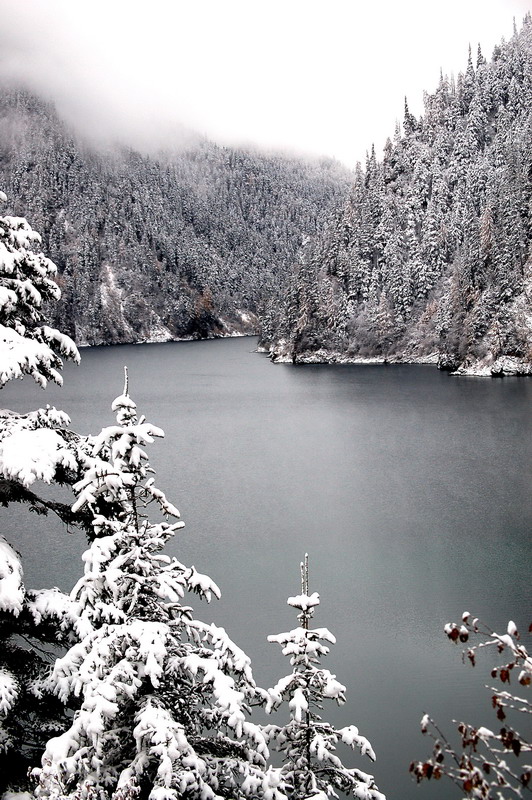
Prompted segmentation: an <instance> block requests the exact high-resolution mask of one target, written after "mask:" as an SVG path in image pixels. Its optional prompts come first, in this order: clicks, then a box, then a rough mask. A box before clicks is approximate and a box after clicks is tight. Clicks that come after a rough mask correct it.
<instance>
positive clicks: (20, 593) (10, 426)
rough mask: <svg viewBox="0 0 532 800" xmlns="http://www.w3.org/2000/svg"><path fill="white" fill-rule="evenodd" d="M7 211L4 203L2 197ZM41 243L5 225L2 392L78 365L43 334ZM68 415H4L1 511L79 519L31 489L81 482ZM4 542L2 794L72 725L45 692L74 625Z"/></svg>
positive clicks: (50, 293) (49, 267)
mask: <svg viewBox="0 0 532 800" xmlns="http://www.w3.org/2000/svg"><path fill="white" fill-rule="evenodd" d="M0 199H1V201H2V202H5V201H6V198H5V195H4V194H3V193H1V194H0ZM39 244H40V237H39V234H37V233H36V232H35V231H33V230H32V229H31V228H30V226H29V225H28V223H27V222H26V220H25V219H22V218H18V217H0V387H1V386H3V385H5V384H6V383H7V382H8V381H9V380H12V379H15V378H22V377H24V376H25V375H29V376H31V377H32V378H33V379H34V380H36V381H37V383H39V384H40V385H41V386H43V387H44V386H46V383H47V381H48V380H53V381H55V382H56V383H61V381H62V378H61V375H60V372H59V370H60V369H61V367H62V360H61V358H62V357H67V358H71V359H73V360H75V361H78V360H79V354H78V351H77V349H76V347H75V345H74V343H73V342H72V341H71V340H70V339H69V338H68V337H67V336H65V335H63V334H62V333H60V332H59V331H57V330H55V329H52V328H50V327H48V326H47V325H46V324H45V318H44V312H43V304H44V303H49V302H53V301H56V300H57V299H58V298H59V296H60V290H59V288H58V286H57V284H56V283H55V282H54V276H55V274H56V269H55V266H54V264H53V263H52V262H51V261H49V259H47V258H46V257H45V256H44V255H43V254H42V253H40V252H38V251H37V252H36V251H35V246H36V245H37V246H38V245H39ZM68 423H69V420H68V417H67V416H66V414H64V413H63V412H61V411H57V410H56V409H55V408H50V407H48V406H47V407H46V408H40V409H37V410H36V411H31V412H29V413H25V414H20V413H17V412H16V411H13V410H7V409H3V410H1V411H0V503H1V504H2V505H4V506H6V505H8V503H10V502H25V503H28V504H29V505H30V506H31V507H32V508H33V509H34V510H36V511H39V512H41V513H45V512H47V511H50V510H51V511H55V512H56V513H57V514H58V515H59V516H60V517H61V518H62V519H63V520H65V521H72V518H73V515H72V512H71V511H70V509H69V508H68V506H66V505H65V504H63V503H59V502H54V501H51V500H45V499H42V498H40V497H39V496H38V495H36V494H35V493H34V492H33V491H32V489H31V487H32V486H33V484H34V483H35V482H36V481H39V480H43V481H45V482H48V483H50V482H51V481H53V480H56V479H57V478H58V477H59V479H61V480H65V479H66V477H67V473H70V475H71V476H72V475H75V471H76V455H75V453H76V448H77V444H74V440H75V436H74V435H73V434H71V433H70V432H69V431H68V429H67V426H68ZM3 533H5V530H4V531H2V532H1V533H0V640H1V642H2V647H1V648H0V792H2V791H3V790H5V789H7V788H8V787H11V788H13V789H15V788H19V789H23V788H27V770H28V767H29V766H31V765H32V764H35V762H36V760H37V759H38V758H39V757H40V755H41V753H42V750H43V748H44V745H45V743H46V741H47V739H48V738H49V737H50V736H52V735H53V734H55V733H57V732H58V731H60V730H61V729H62V728H63V726H64V725H65V724H66V718H67V717H66V714H67V711H68V709H66V708H65V706H64V705H63V703H62V702H61V701H59V700H58V699H57V698H54V697H53V696H51V695H48V696H44V695H42V693H41V691H40V682H41V680H42V679H43V678H44V677H45V675H46V674H47V672H48V669H49V665H50V663H51V661H53V659H54V657H55V653H56V652H57V648H58V647H59V646H61V645H62V644H64V643H66V642H67V641H68V638H69V633H70V631H71V630H72V625H73V622H74V620H73V618H72V615H71V613H70V612H71V606H70V603H69V600H68V598H67V597H66V596H65V595H63V594H62V593H61V592H59V591H58V590H56V589H51V590H40V591H32V590H30V589H28V588H27V587H26V586H25V585H24V579H23V565H22V563H21V559H20V556H19V554H18V553H17V552H16V550H15V549H14V548H13V546H12V544H10V543H9V542H8V540H7V539H6V537H5V536H4V535H2V534H3Z"/></svg>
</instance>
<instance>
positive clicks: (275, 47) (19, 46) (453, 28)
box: [0, 0, 529, 166]
mask: <svg viewBox="0 0 532 800" xmlns="http://www.w3.org/2000/svg"><path fill="white" fill-rule="evenodd" d="M528 6H529V0H467V2H464V0H449V2H447V3H445V4H432V3H427V2H426V0H405V2H403V3H396V2H395V1H394V2H384V3H382V2H381V3H365V4H362V3H360V2H358V1H357V0H328V2H327V3H325V2H324V1H321V2H317V1H316V0H289V2H287V0H269V2H263V0H253V2H249V0H203V2H201V3H190V2H182V1H181V0H174V1H173V2H172V0H151V2H149V3H145V2H138V1H137V0H91V2H88V0H76V2H72V0H46V2H42V1H40V0H24V2H21V1H20V0H0V13H1V15H2V26H1V30H0V77H1V78H2V79H3V81H4V82H5V81H7V82H8V83H16V84H22V85H25V86H27V87H29V88H31V89H32V90H34V91H37V92H38V93H39V94H41V95H42V96H44V97H46V98H47V99H50V100H52V101H53V102H54V103H55V104H56V106H57V108H58V111H59V113H60V114H61V115H62V116H63V117H64V118H65V119H66V120H67V121H68V122H69V123H70V124H73V125H75V126H76V128H77V129H78V130H79V131H81V132H82V133H83V134H85V135H87V136H90V137H92V138H97V139H98V140H101V141H109V140H120V141H122V142H124V143H127V144H130V145H132V146H134V147H138V148H141V149H145V150H146V149H148V150H154V149H158V148H160V147H165V146H171V145H175V144H179V143H180V142H182V140H183V138H184V137H186V136H187V131H190V130H193V131H197V132H198V133H199V134H200V135H206V136H208V137H210V138H214V139H215V140H217V141H219V142H222V143H232V144H251V143H253V144H256V145H257V146H259V147H262V148H267V149H283V150H288V151H291V152H302V153H308V154H314V155H325V156H330V157H334V158H337V159H339V160H341V161H343V162H345V163H346V164H348V165H350V166H353V165H354V164H355V163H356V161H357V160H361V159H363V158H364V156H365V152H366V150H367V149H368V148H369V147H370V146H371V144H372V143H375V145H376V147H377V150H378V151H379V150H380V149H381V148H382V146H383V145H384V142H385V140H386V137H387V136H392V135H393V131H394V127H395V123H396V121H397V120H400V119H401V118H402V114H403V104H404V97H405V95H406V96H407V97H408V101H409V106H410V109H411V110H412V111H413V112H414V113H417V114H419V113H421V111H422V108H423V104H422V97H423V90H424V89H426V90H428V91H432V90H433V89H434V88H435V86H436V84H437V81H438V78H439V73H440V68H443V71H444V72H445V73H447V74H449V75H450V74H451V73H454V74H457V73H458V71H463V70H464V69H465V67H466V64H467V51H468V45H469V44H470V43H471V45H472V48H473V53H474V57H476V48H477V43H478V42H480V43H481V46H482V48H483V52H484V55H486V56H487V57H489V56H490V55H491V52H492V49H493V46H494V45H495V44H496V43H498V42H499V41H500V39H501V38H502V37H503V36H504V37H505V38H509V36H511V34H512V29H513V17H515V18H516V22H517V24H518V25H519V24H520V22H521V20H522V17H523V16H524V14H525V13H526V11H527V7H528Z"/></svg>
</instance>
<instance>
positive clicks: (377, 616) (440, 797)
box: [2, 339, 532, 800]
mask: <svg viewBox="0 0 532 800" xmlns="http://www.w3.org/2000/svg"><path fill="white" fill-rule="evenodd" d="M255 344H256V342H255V340H254V339H232V340H221V341H210V342H190V343H174V344H163V345H140V346H123V347H112V348H92V349H86V350H84V351H83V353H82V365H81V366H80V367H72V366H67V368H66V369H65V385H64V388H63V389H58V388H55V387H50V388H49V389H47V390H46V392H45V393H43V392H42V391H41V390H40V389H38V388H37V387H34V386H33V385H32V384H31V382H30V380H29V379H25V380H24V381H23V382H22V383H21V382H17V383H16V384H10V385H9V386H7V387H6V388H5V389H4V390H3V391H2V396H3V404H4V405H5V406H8V407H11V408H16V409H17V410H29V409H31V408H35V407H37V406H38V405H42V404H44V403H46V402H48V403H50V404H55V405H57V406H58V407H60V408H63V409H64V410H66V411H67V412H68V413H69V414H70V416H71V417H72V424H73V427H74V429H76V430H79V431H80V432H82V433H87V432H97V431H99V429H100V428H101V427H102V426H103V425H107V424H112V422H113V415H112V413H111V411H110V404H111V401H112V400H113V398H114V397H115V396H116V395H118V394H119V393H120V392H121V391H122V384H123V375H122V370H123V365H124V364H127V365H128V366H129V373H130V390H131V395H132V397H133V399H134V400H135V401H136V402H137V405H138V408H139V411H140V412H142V413H143V414H145V415H146V416H147V418H148V420H149V421H151V422H154V423H155V424H157V425H159V426H161V427H162V428H163V429H164V430H165V432H166V438H165V440H163V441H162V442H159V443H157V444H156V445H154V446H153V447H152V448H151V451H150V458H151V462H152V466H154V467H155V469H156V471H157V483H158V485H159V486H160V487H161V488H162V489H164V490H165V491H166V492H167V494H168V497H169V499H170V500H171V501H172V502H174V503H175V504H176V505H177V506H178V508H180V510H181V513H182V516H183V519H184V520H185V523H186V528H185V529H184V531H182V532H181V533H180V534H179V535H178V537H176V539H175V540H174V542H173V543H172V548H171V549H172V553H174V554H176V555H177V556H178V557H179V559H180V560H182V561H184V562H185V563H188V564H191V563H193V564H195V566H196V567H197V569H199V570H200V571H202V572H207V573H208V574H210V575H211V576H212V577H213V578H214V579H215V580H216V581H217V582H218V583H219V585H220V587H221V589H222V592H223V597H222V600H221V601H220V602H218V603H215V604H212V605H211V606H205V607H203V608H202V607H201V604H199V603H196V610H197V614H198V616H199V617H200V618H202V619H205V620H206V621H211V620H212V621H215V622H217V623H219V624H223V625H224V626H225V627H226V628H227V630H228V631H229V632H230V633H231V635H232V636H233V638H234V639H235V640H236V641H237V642H238V644H239V645H240V646H241V647H243V648H244V649H245V650H246V651H247V652H248V653H249V655H250V656H251V657H252V659H253V662H254V671H255V676H256V679H257V681H258V682H259V683H260V684H261V685H264V686H270V685H272V683H273V682H274V681H276V680H277V679H278V678H279V677H281V676H282V675H284V674H286V673H287V672H288V671H289V664H288V660H287V659H285V658H283V657H282V655H281V653H280V648H279V647H278V646H277V645H273V644H268V643H267V642H266V637H267V635H268V634H269V633H277V632H280V631H282V630H287V629H289V628H290V627H294V626H295V624H296V620H295V617H294V614H293V611H291V610H290V608H289V607H288V606H286V597H287V596H288V595H289V594H295V593H298V592H299V562H300V561H301V559H302V557H303V555H304V553H305V552H308V553H309V554H310V567H311V581H310V589H311V591H319V593H320V595H321V599H322V604H321V605H320V607H319V610H318V612H317V615H316V618H315V620H316V624H317V625H319V626H327V627H329V628H330V630H331V631H332V632H333V633H334V634H335V635H336V637H337V640H338V642H337V645H336V646H335V647H334V648H333V650H332V652H331V655H330V657H329V664H328V665H327V666H329V668H330V669H331V670H332V671H333V672H336V674H337V677H338V679H339V680H340V681H341V682H342V683H344V684H345V685H346V686H347V688H348V702H347V704H346V706H344V707H342V708H341V709H337V708H336V707H334V706H331V707H330V708H329V709H326V710H324V717H325V718H327V719H330V720H334V721H335V722H338V723H340V724H342V725H344V724H350V723H354V724H356V725H358V727H359V728H360V731H361V733H363V734H365V735H366V736H368V738H369V739H370V740H371V742H372V744H373V746H374V749H375V750H376V753H377V762H376V763H375V764H374V765H373V764H371V763H370V762H369V761H367V760H366V759H362V758H360V757H358V756H357V757H356V758H354V759H353V760H352V762H351V763H352V764H354V765H356V766H359V767H361V768H362V769H365V770H366V771H369V772H373V774H375V776H376V779H377V783H378V785H379V788H380V789H381V790H382V791H384V792H385V793H386V794H387V796H388V797H389V798H390V799H391V800H393V798H395V800H411V798H427V800H430V798H433V800H444V798H445V799H446V798H452V797H453V796H457V793H456V792H454V790H453V788H452V786H451V785H450V784H448V785H445V784H442V783H440V784H433V785H431V784H428V783H425V784H423V785H422V786H421V787H417V786H416V785H415V784H414V783H412V781H411V779H410V777H409V775H408V765H409V763H410V761H411V760H413V759H416V758H422V757H424V756H425V755H427V754H428V751H429V743H428V742H427V741H426V740H425V739H424V738H423V737H422V736H421V734H420V733H419V720H420V718H421V716H422V714H423V713H424V712H425V711H429V712H430V713H431V714H432V715H433V716H435V717H437V719H438V721H439V722H440V724H441V726H442V727H444V728H445V729H446V730H448V731H451V730H452V724H451V719H452V718H453V717H460V718H464V719H467V720H468V721H470V722H472V723H478V724H484V725H487V726H488V727H493V726H494V725H495V726H496V724H497V723H496V720H495V717H494V715H493V713H492V711H491V708H490V700H489V692H488V691H487V690H485V689H483V688H482V687H483V685H484V683H485V682H487V681H489V671H488V670H487V669H483V668H482V666H481V665H479V666H478V667H477V668H475V670H473V669H471V668H469V667H468V666H466V665H463V664H462V663H461V658H460V650H459V649H457V648H455V647H454V646H452V645H451V644H450V643H449V642H447V640H446V638H445V636H444V635H443V634H442V626H443V625H444V623H445V622H446V621H448V620H450V619H452V620H457V619H459V617H460V615H461V612H462V611H463V610H465V609H467V610H470V611H471V612H473V613H474V614H475V615H477V616H481V617H482V618H484V619H485V620H486V621H488V622H490V623H491V624H492V626H493V627H495V628H497V627H498V628H499V629H500V628H502V627H503V626H504V627H505V625H506V622H507V620H508V619H509V618H513V619H515V621H516V623H517V624H518V625H521V626H522V627H524V626H525V625H526V627H528V622H529V621H530V620H529V619H528V615H529V612H530V610H531V608H530V605H531V604H530V599H531V593H530V583H529V574H530V569H529V565H530V555H531V547H530V528H531V521H532V503H531V493H530V477H531V465H532V449H531V437H530V432H531V428H530V416H529V413H530V404H531V400H532V382H531V381H530V380H529V379H519V378H505V379H498V380H493V379H478V378H453V377H450V376H448V375H447V374H444V373H441V372H438V371H437V370H436V369H435V368H434V367H429V366H409V365H399V366H388V367H386V366H352V365H351V366H348V365H343V366H330V365H301V366H295V367H294V366H292V365H280V364H279V365H272V364H271V363H270V362H269V361H268V359H267V358H266V357H264V356H262V355H259V354H257V353H255V352H253V350H254V347H255ZM2 528H3V530H4V531H5V533H6V535H7V536H8V538H9V539H10V541H13V542H14V543H15V544H16V545H17V546H18V547H19V549H20V550H21V552H22V554H23V556H24V562H25V565H26V577H27V583H28V585H30V586H49V585H54V584H55V585H59V586H60V587H61V588H63V589H65V590H68V589H70V588H71V586H72V585H73V583H74V582H75V581H76V579H77V577H78V575H79V573H80V569H81V566H80V564H81V562H80V560H79V555H80V553H81V551H82V550H83V549H84V546H85V545H84V541H83V537H82V536H81V535H80V534H71V535H69V534H68V533H67V532H66V531H65V529H64V528H62V526H61V525H60V524H52V523H51V522H49V523H47V524H46V526H45V527H43V521H42V519H41V518H40V517H35V516H34V515H32V514H29V513H28V512H23V513H15V512H14V511H13V510H12V509H8V510H7V511H6V510H2ZM346 755H347V754H346Z"/></svg>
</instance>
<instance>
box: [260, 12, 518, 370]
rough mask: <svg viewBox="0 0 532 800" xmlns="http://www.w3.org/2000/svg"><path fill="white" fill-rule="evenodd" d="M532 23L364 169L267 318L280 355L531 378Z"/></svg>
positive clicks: (431, 98) (437, 99)
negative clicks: (425, 364)
mask: <svg viewBox="0 0 532 800" xmlns="http://www.w3.org/2000/svg"><path fill="white" fill-rule="evenodd" d="M531 175H532V20H531V18H530V15H527V16H526V18H525V20H524V24H523V27H522V29H521V30H520V31H519V32H517V31H516V32H515V33H514V36H513V37H512V39H511V40H510V41H509V42H508V43H504V42H503V43H501V45H500V46H498V47H496V48H495V50H494V53H493V58H492V59H491V61H489V62H488V61H487V60H486V59H485V57H484V56H483V54H482V53H481V51H480V48H479V49H478V52H477V53H472V52H471V51H470V53H469V58H468V61H467V68H466V70H465V72H464V73H460V74H459V75H458V77H457V79H456V80H453V79H449V78H448V77H447V76H445V75H443V74H442V75H441V78H440V81H439V85H438V88H437V90H436V92H435V93H434V94H430V95H429V94H427V95H426V96H425V113H424V114H423V116H422V117H420V118H419V119H417V118H416V117H415V116H414V115H413V114H411V112H410V111H409V108H408V103H407V102H406V101H405V111H404V120H403V125H402V129H401V128H399V127H397V129H396V131H395V135H394V137H393V140H390V139H388V140H387V142H386V146H385V148H384V157H383V159H382V161H379V160H378V159H377V157H376V154H375V150H374V148H372V149H371V151H370V152H369V153H368V156H367V160H366V164H365V167H364V168H362V167H361V166H359V167H358V169H357V171H356V175H355V180H354V184H353V186H352V188H351V191H350V194H349V197H348V199H347V200H346V202H345V205H344V208H343V210H342V211H341V212H340V213H338V214H336V215H334V216H333V218H332V220H331V221H330V223H329V225H328V227H327V230H326V232H325V233H324V234H323V235H321V236H317V237H316V238H315V239H313V240H311V241H309V243H308V245H307V246H306V248H305V249H304V250H303V252H302V253H301V254H300V256H299V261H298V264H297V266H296V267H295V268H294V270H293V272H292V275H291V280H290V281H289V284H288V287H287V298H286V300H285V303H284V305H283V307H282V309H281V310H280V311H279V312H278V313H277V314H273V315H272V316H271V317H268V318H266V319H265V321H264V327H263V339H264V342H265V343H266V344H267V345H269V346H270V347H271V349H272V352H273V356H274V358H279V359H284V360H288V359H290V360H294V361H309V360H310V361H313V360H316V361H336V360H349V359H352V360H356V359H357V358H361V357H362V358H363V357H377V358H380V359H391V360H393V359H396V360H405V359H406V360H415V359H416V358H417V359H421V360H423V359H426V358H427V357H428V356H432V360H438V361H439V364H440V366H442V367H444V368H448V369H453V370H455V369H457V368H459V367H462V368H466V369H467V368H469V367H471V366H472V365H476V367H477V368H479V367H480V368H481V369H485V370H486V371H492V372H497V371H498V370H500V371H501V372H502V371H505V370H509V371H511V370H512V365H513V369H515V370H517V371H520V370H522V371H529V369H530V361H531V360H532V323H531V318H530V307H531V299H532V266H531V264H530V260H529V256H530V249H529V248H530V222H531Z"/></svg>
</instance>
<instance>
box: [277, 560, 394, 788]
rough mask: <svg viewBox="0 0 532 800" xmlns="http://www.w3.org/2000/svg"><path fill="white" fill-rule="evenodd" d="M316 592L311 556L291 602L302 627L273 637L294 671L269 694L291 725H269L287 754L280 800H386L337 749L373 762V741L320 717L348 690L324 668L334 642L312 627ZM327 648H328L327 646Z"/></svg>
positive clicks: (324, 631) (351, 727)
mask: <svg viewBox="0 0 532 800" xmlns="http://www.w3.org/2000/svg"><path fill="white" fill-rule="evenodd" d="M319 602H320V600H319V595H318V593H317V592H313V593H312V594H309V586H308V556H305V561H304V563H302V564H301V594H300V595H297V596H296V597H289V598H288V604H289V605H290V606H292V607H293V608H295V609H297V610H298V611H299V614H298V620H299V622H300V626H299V627H298V628H295V629H294V630H292V631H288V632H287V633H280V634H276V635H272V636H269V637H268V641H270V642H275V643H277V644H280V645H281V647H282V648H283V654H284V655H286V656H289V657H290V663H291V665H292V667H293V670H292V672H291V673H290V674H289V675H287V676H286V677H284V678H281V680H280V681H278V683H277V684H276V685H275V686H274V687H273V688H272V689H270V690H269V703H268V707H267V708H268V710H269V711H273V710H276V709H278V708H279V707H280V706H281V705H282V704H283V703H284V702H288V707H289V713H290V721H289V722H288V723H287V724H286V725H283V726H276V725H270V726H268V727H267V728H266V730H265V732H266V734H267V736H268V740H269V741H270V742H271V743H273V744H274V745H275V747H276V749H277V750H279V751H280V752H281V753H282V754H283V761H284V764H283V767H282V770H281V776H282V781H283V788H282V792H283V793H282V794H279V795H278V796H277V797H278V800H281V798H283V800H284V798H285V797H286V798H288V800H310V798H313V800H327V798H329V797H337V796H338V795H337V794H336V792H337V791H341V792H344V793H345V794H347V795H349V796H351V797H356V798H358V800H384V795H383V794H381V792H379V791H378V789H377V787H376V786H375V783H374V781H373V778H372V776H371V775H368V774H366V773H365V772H362V771H361V770H359V769H356V768H351V767H346V766H344V764H343V763H342V761H341V759H340V757H339V755H338V753H337V752H336V745H337V744H338V743H339V742H343V743H344V744H346V745H348V746H349V747H352V748H353V749H356V748H358V749H359V750H360V752H361V753H362V754H363V755H367V756H369V758H370V759H371V760H372V761H374V760H375V754H374V752H373V749H372V747H371V745H370V743H369V742H368V740H367V739H366V738H365V737H364V736H361V735H360V734H359V732H358V728H357V727H356V726H355V725H349V726H347V727H345V728H341V729H339V730H337V729H336V728H335V727H334V726H332V725H331V724H330V723H328V722H324V721H323V720H322V718H321V716H320V714H319V713H318V711H321V709H322V704H323V701H324V700H325V699H333V700H335V701H336V702H337V703H338V704H342V703H344V702H345V691H346V690H345V686H342V684H341V683H339V682H338V681H337V680H336V676H335V675H333V674H332V673H331V672H329V670H327V669H323V667H321V665H320V659H321V657H322V656H325V655H327V653H328V652H329V647H328V644H331V643H333V644H334V642H335V638H334V636H333V635H332V633H330V631H328V630H327V628H315V629H311V628H309V621H310V619H311V618H312V616H313V614H314V610H315V608H316V607H317V606H318V605H319ZM325 643H326V644H325Z"/></svg>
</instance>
